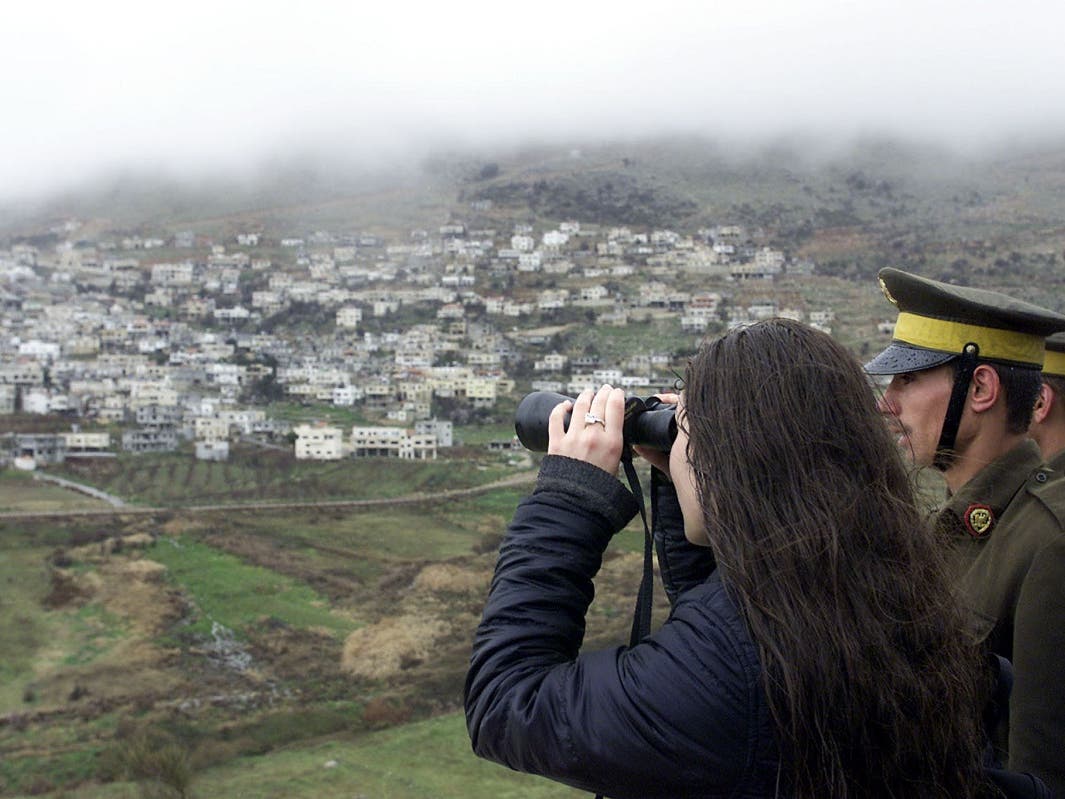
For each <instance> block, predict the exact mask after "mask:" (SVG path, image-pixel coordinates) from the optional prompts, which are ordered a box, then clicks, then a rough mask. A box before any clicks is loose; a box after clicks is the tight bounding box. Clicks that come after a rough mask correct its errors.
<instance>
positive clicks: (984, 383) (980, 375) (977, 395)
mask: <svg viewBox="0 0 1065 799" xmlns="http://www.w3.org/2000/svg"><path fill="white" fill-rule="evenodd" d="M1000 396H1002V381H1001V380H1000V379H999V376H998V372H996V371H995V370H994V368H993V367H991V366H988V365H987V364H986V363H981V364H979V365H977V367H976V369H974V370H973V377H972V380H971V381H970V383H969V404H970V406H971V407H972V409H973V410H974V411H975V412H976V413H982V412H984V411H988V410H990V409H991V408H993V407H994V406H995V403H996V402H998V399H999V397H1000Z"/></svg>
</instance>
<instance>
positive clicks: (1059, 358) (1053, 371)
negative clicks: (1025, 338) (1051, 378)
mask: <svg viewBox="0 0 1065 799" xmlns="http://www.w3.org/2000/svg"><path fill="white" fill-rule="evenodd" d="M1043 374H1045V375H1058V376H1059V377H1065V352H1055V351H1054V350H1047V354H1046V358H1045V359H1044V360H1043Z"/></svg>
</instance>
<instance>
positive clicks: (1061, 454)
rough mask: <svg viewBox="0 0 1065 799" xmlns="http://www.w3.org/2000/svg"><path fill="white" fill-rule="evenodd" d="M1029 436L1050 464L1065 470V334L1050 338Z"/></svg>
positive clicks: (1057, 470) (1057, 468) (1063, 471)
mask: <svg viewBox="0 0 1065 799" xmlns="http://www.w3.org/2000/svg"><path fill="white" fill-rule="evenodd" d="M1028 435H1030V436H1031V437H1032V438H1033V439H1035V443H1037V444H1038V445H1039V451H1040V452H1042V453H1043V460H1045V461H1046V463H1047V465H1048V466H1049V467H1050V468H1052V469H1053V470H1054V471H1056V472H1062V473H1065V334H1055V335H1053V336H1050V337H1049V338H1047V340H1046V360H1045V361H1044V362H1043V388H1042V389H1040V391H1039V399H1037V400H1036V402H1035V411H1034V412H1033V414H1032V426H1031V427H1029V428H1028Z"/></svg>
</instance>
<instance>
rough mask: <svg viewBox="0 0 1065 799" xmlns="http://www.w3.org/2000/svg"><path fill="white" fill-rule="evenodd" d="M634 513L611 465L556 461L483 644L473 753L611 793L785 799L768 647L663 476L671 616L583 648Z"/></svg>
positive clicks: (513, 530) (494, 592)
mask: <svg viewBox="0 0 1065 799" xmlns="http://www.w3.org/2000/svg"><path fill="white" fill-rule="evenodd" d="M637 510H638V509H637V506H636V504H635V500H634V499H633V497H632V495H631V494H630V493H629V492H628V491H627V490H626V489H625V488H624V486H623V485H622V484H621V483H620V482H619V481H618V480H617V479H616V478H614V477H613V476H611V475H609V474H607V473H606V472H604V471H602V470H601V469H598V468H596V467H594V466H591V465H589V464H586V463H583V462H581V461H577V460H572V459H569V458H564V457H560V456H550V455H549V456H547V457H545V459H544V462H543V466H542V468H541V470H540V476H539V480H538V482H537V486H536V490H535V491H534V493H533V494H532V495H531V496H530V497H529V498H527V499H526V500H525V501H524V502H522V504H521V505H519V506H518V508H517V510H516V512H515V514H514V518H513V521H512V522H511V524H510V527H509V529H508V530H507V535H506V538H505V539H504V541H503V545H502V548H501V550H500V556H499V562H498V565H497V566H496V572H495V576H494V578H493V580H492V586H491V590H490V593H489V597H488V602H487V606H486V608H485V611H484V617H483V619H482V621H481V624H480V627H479V628H478V630H477V634H476V637H475V640H474V644H473V655H472V659H471V664H470V670H469V673H468V675H467V678H466V720H467V725H468V728H469V733H470V738H471V741H472V742H473V749H474V751H475V752H476V753H477V754H478V755H480V756H482V757H486V758H489V759H491V760H494V761H497V762H499V763H503V764H505V765H507V766H510V767H511V768H514V769H517V770H519V771H525V772H529V773H533V774H540V775H543V776H546V777H550V778H552V779H555V780H559V781H561V782H564V783H567V784H569V785H572V786H575V787H578V788H582V789H586V790H588V791H590V792H599V793H603V794H605V795H607V796H611V797H619V798H622V797H640V799H649V798H651V797H670V798H671V799H673V798H675V797H685V796H693V797H694V796H698V797H704V798H705V797H719V796H720V797H724V796H729V797H766V796H773V795H774V794H775V787H776V784H777V779H778V772H779V753H778V748H777V745H776V742H775V739H774V735H773V726H772V724H771V721H770V716H769V712H768V709H767V707H766V701H765V693H764V690H763V688H762V684H761V676H760V667H759V661H758V652H757V648H756V647H755V645H754V643H753V641H752V640H751V637H750V635H749V634H748V632H747V629H746V626H745V625H744V623H743V620H742V618H741V617H740V614H739V611H738V610H737V608H736V605H735V604H734V603H733V601H732V600H731V599H730V598H729V595H728V593H727V591H726V590H725V588H724V586H723V585H722V583H721V580H720V578H719V577H718V575H717V573H716V572H715V571H714V564H713V559H712V556H711V555H710V551H709V550H707V549H704V548H701V547H695V546H692V545H691V544H689V543H688V542H687V541H686V540H685V539H684V533H683V523H682V520H681V515H680V509H679V506H678V504H677V500H676V494H675V492H674V491H673V489H672V486H671V485H669V484H668V482H667V481H665V480H653V481H652V513H653V519H654V534H655V540H656V546H657V549H658V556H659V563H660V566H661V569H662V576H663V582H664V584H665V587H666V591H667V594H668V595H669V598H670V602H671V604H672V609H671V613H670V616H669V619H668V620H667V621H666V622H665V623H664V624H663V626H662V627H661V629H659V630H658V631H656V632H655V633H653V634H652V635H650V636H649V637H647V638H646V639H645V640H644V641H642V642H641V643H640V644H639V645H638V646H635V647H632V648H628V647H618V648H616V649H611V650H606V651H600V652H580V651H579V650H580V648H581V643H582V640H583V636H584V617H585V612H586V611H587V609H588V605H589V604H590V603H591V601H592V597H593V594H594V589H593V585H592V579H593V578H594V577H595V575H596V573H597V572H598V570H599V567H600V565H601V564H602V555H603V552H604V550H605V549H606V547H607V544H608V543H609V541H610V538H611V536H613V535H614V533H616V532H618V531H619V530H620V529H622V528H623V527H624V526H625V525H626V524H627V523H628V522H629V521H630V520H631V519H632V518H633V516H634V515H635V514H636V512H637Z"/></svg>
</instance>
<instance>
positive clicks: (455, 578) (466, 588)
mask: <svg viewBox="0 0 1065 799" xmlns="http://www.w3.org/2000/svg"><path fill="white" fill-rule="evenodd" d="M491 578H492V575H491V572H487V571H485V570H484V569H477V570H474V569H471V568H470V567H469V566H465V565H457V564H453V563H431V564H429V565H428V566H426V567H425V568H424V569H422V570H421V571H420V572H418V575H417V576H416V577H415V578H414V590H415V591H420V592H428V593H433V594H475V595H477V596H482V595H485V594H487V592H488V583H489V581H490V580H491Z"/></svg>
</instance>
